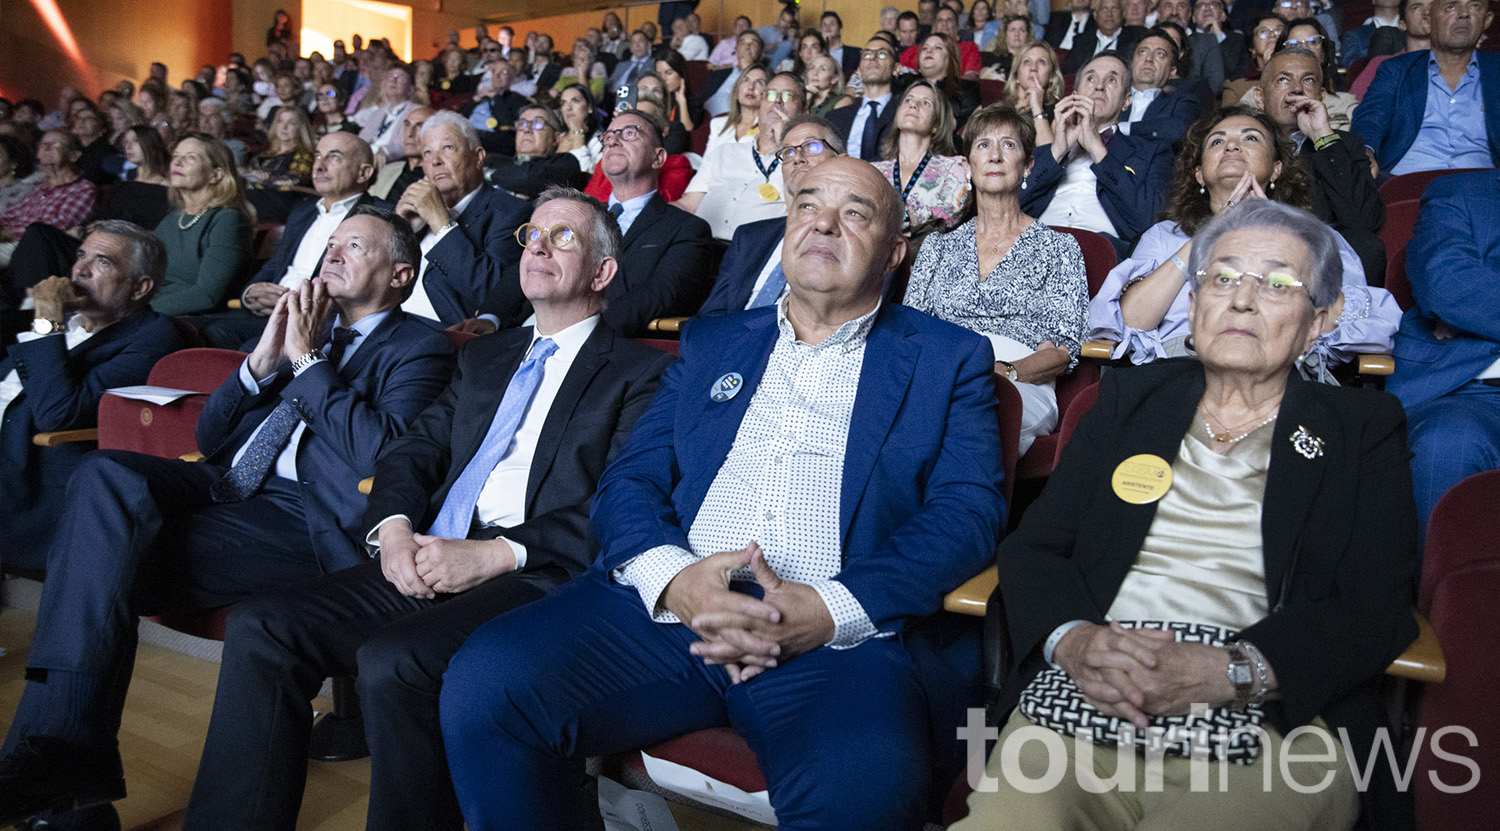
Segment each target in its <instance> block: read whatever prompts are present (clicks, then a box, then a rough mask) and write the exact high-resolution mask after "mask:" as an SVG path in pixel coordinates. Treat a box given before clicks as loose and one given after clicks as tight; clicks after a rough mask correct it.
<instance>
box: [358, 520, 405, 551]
mask: <svg viewBox="0 0 1500 831" xmlns="http://www.w3.org/2000/svg"><path fill="white" fill-rule="evenodd" d="M393 519H404V520H406V524H407V525H410V524H411V517H409V516H407V515H406V514H391V515H390V516H388V517H386V518H385V519H382V520H381V521H379V522H377V523H375V527H374V528H371V529H370V533H368V534H365V545H372V546H374V547H376V548H379V547H380V529H381V527H382V526H384V525H385V524H386V523H387V522H390V521H391V520H393Z"/></svg>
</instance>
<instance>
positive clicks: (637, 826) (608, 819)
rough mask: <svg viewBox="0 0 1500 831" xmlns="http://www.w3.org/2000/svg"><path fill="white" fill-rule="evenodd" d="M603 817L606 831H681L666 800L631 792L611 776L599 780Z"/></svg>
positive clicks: (651, 794)
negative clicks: (678, 830)
mask: <svg viewBox="0 0 1500 831" xmlns="http://www.w3.org/2000/svg"><path fill="white" fill-rule="evenodd" d="M599 814H600V815H601V816H603V817H604V829H605V831H677V820H675V819H673V818H672V809H671V808H669V807H667V801H666V800H665V799H662V798H661V797H659V796H657V795H656V794H654V793H648V792H646V791H634V790H631V789H629V788H627V787H625V786H624V785H621V784H620V783H619V782H616V781H615V780H613V779H610V778H609V777H607V776H601V777H599Z"/></svg>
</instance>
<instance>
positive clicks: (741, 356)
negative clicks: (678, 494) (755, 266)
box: [676, 310, 781, 527]
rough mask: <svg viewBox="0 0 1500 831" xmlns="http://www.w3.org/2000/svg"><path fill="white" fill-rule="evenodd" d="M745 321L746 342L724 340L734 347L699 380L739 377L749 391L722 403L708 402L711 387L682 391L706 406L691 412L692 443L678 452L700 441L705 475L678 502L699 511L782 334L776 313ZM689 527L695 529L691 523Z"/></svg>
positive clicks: (701, 468) (699, 459) (758, 314)
mask: <svg viewBox="0 0 1500 831" xmlns="http://www.w3.org/2000/svg"><path fill="white" fill-rule="evenodd" d="M744 317H745V318H748V319H746V320H745V321H744V326H745V328H746V329H747V330H748V332H747V336H746V338H745V339H744V340H740V339H738V338H726V339H725V342H726V343H728V344H730V348H728V349H725V350H724V351H722V352H720V353H719V355H718V356H717V357H716V358H715V359H714V367H713V368H712V369H711V370H709V371H708V372H706V373H703V374H702V375H698V376H696V379H697V380H698V381H699V382H701V383H703V384H705V385H712V384H714V383H716V382H717V381H718V379H720V378H722V377H724V376H725V375H727V374H728V373H731V372H737V373H739V374H740V375H742V376H744V378H745V386H744V387H742V388H741V389H740V391H739V393H737V394H736V395H735V396H734V397H733V398H730V399H729V400H728V401H722V402H717V401H713V400H711V399H710V398H709V390H708V387H707V386H704V387H702V388H699V389H684V390H683V391H682V393H681V394H682V395H684V396H687V397H688V398H689V400H692V399H697V400H699V401H701V402H703V403H702V404H701V405H699V406H698V407H692V408H689V409H688V412H689V413H690V414H692V415H695V416H696V418H695V421H694V423H693V424H692V425H691V427H690V428H689V430H688V433H689V434H690V435H691V436H692V439H691V440H688V439H685V440H684V441H680V442H678V443H677V446H678V447H689V446H693V447H696V446H699V445H698V442H699V441H701V442H702V445H701V446H702V447H703V448H704V451H703V453H701V454H699V453H694V454H693V455H694V457H695V458H694V459H693V461H694V465H693V468H694V469H695V470H699V471H703V475H702V476H699V477H698V481H696V482H694V483H693V484H692V486H691V488H692V492H691V493H689V494H685V495H684V498H681V499H678V500H676V502H677V503H678V504H683V505H693V506H698V505H701V504H702V503H703V497H704V496H705V495H706V494H707V493H708V487H709V485H711V484H712V483H713V479H714V476H715V475H716V474H717V473H718V471H719V468H721V467H723V466H724V460H725V459H726V458H728V457H729V448H730V447H732V446H734V437H735V436H736V435H738V434H739V430H740V423H741V422H743V421H744V420H745V412H746V411H747V410H748V409H749V408H750V399H752V398H754V397H755V391H756V390H757V389H758V388H759V387H760V381H761V378H763V377H764V376H765V373H766V365H767V364H769V363H770V360H771V350H773V349H774V348H775V347H776V338H777V336H778V335H779V334H780V331H781V330H780V329H779V328H778V327H777V325H776V314H775V312H774V310H772V311H770V312H769V313H766V312H760V311H759V310H757V312H751V313H748V314H746V315H745V316H744ZM700 396H701V398H700ZM698 437H701V439H699V438H698ZM699 462H701V464H700V463H699ZM694 510H696V508H695V509H694ZM686 522H687V523H688V524H691V520H686ZM684 527H686V526H684Z"/></svg>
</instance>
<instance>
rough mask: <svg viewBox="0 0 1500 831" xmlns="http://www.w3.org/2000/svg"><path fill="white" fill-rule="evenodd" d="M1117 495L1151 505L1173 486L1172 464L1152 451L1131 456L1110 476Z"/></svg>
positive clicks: (1134, 503) (1131, 501)
mask: <svg viewBox="0 0 1500 831" xmlns="http://www.w3.org/2000/svg"><path fill="white" fill-rule="evenodd" d="M1110 485H1111V486H1112V487H1114V489H1115V496H1118V497H1120V498H1121V499H1123V500H1125V501H1126V502H1129V503H1130V504H1132V505H1149V504H1150V503H1152V502H1155V501H1156V500H1158V499H1161V498H1162V497H1163V496H1166V495H1167V491H1168V490H1170V489H1171V487H1172V466H1171V465H1169V464H1167V460H1166V459H1163V458H1162V457H1160V456H1153V455H1152V454H1150V453H1141V454H1140V455H1137V456H1131V457H1130V458H1128V459H1126V460H1125V461H1123V462H1120V466H1119V467H1117V468H1115V475H1114V476H1112V477H1111V478H1110Z"/></svg>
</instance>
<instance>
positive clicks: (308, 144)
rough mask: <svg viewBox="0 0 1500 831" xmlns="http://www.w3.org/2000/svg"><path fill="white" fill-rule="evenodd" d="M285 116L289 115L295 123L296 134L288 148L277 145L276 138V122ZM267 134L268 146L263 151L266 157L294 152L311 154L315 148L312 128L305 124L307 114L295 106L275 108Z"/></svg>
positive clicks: (288, 105)
mask: <svg viewBox="0 0 1500 831" xmlns="http://www.w3.org/2000/svg"><path fill="white" fill-rule="evenodd" d="M286 115H290V116H291V117H292V118H294V119H296V121H297V132H296V134H295V135H294V136H292V145H291V146H290V147H284V146H282V145H281V144H279V143H278V141H279V139H277V138H276V122H278V121H280V120H281V119H282V117H283V116H286ZM267 132H268V133H270V135H269V136H267V138H268V139H269V140H270V145H269V146H268V147H266V151H265V155H267V156H280V155H282V154H283V153H295V152H303V153H307V154H311V153H312V152H313V150H314V148H315V147H316V144H315V143H314V142H313V137H312V127H310V126H309V125H308V122H307V113H305V112H303V111H302V108H301V107H298V106H296V105H295V104H286V105H283V106H281V107H277V108H276V114H275V115H273V116H271V129H270V130H268V131H267Z"/></svg>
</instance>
